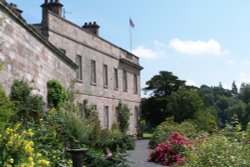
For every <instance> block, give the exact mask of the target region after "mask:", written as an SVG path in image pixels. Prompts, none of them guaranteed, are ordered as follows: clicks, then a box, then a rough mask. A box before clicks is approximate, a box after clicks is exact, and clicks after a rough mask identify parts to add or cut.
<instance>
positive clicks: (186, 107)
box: [167, 88, 204, 123]
mask: <svg viewBox="0 0 250 167" xmlns="http://www.w3.org/2000/svg"><path fill="white" fill-rule="evenodd" d="M203 106H204V104H203V101H202V99H201V97H200V96H199V94H198V92H197V91H191V90H187V89H185V88H181V89H179V90H178V91H176V92H174V93H173V94H172V95H171V96H170V97H169V98H168V104H167V111H168V112H169V113H171V115H173V116H174V121H175V122H178V123H181V122H182V121H184V120H187V119H193V118H194V115H195V113H197V112H198V111H200V110H202V108H203Z"/></svg>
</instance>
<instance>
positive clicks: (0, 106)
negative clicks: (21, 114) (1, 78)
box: [0, 85, 15, 133]
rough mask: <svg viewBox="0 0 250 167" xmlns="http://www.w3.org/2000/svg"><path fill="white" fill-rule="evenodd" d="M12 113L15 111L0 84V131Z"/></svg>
mask: <svg viewBox="0 0 250 167" xmlns="http://www.w3.org/2000/svg"><path fill="white" fill-rule="evenodd" d="M14 114H15V112H14V111H13V109H12V104H11V102H10V101H9V100H8V98H7V97H6V95H5V92H4V90H3V87H2V86H1V85H0V133H1V132H2V131H3V130H4V128H5V127H6V126H7V124H8V122H9V120H10V119H11V117H12V116H13V115H14Z"/></svg>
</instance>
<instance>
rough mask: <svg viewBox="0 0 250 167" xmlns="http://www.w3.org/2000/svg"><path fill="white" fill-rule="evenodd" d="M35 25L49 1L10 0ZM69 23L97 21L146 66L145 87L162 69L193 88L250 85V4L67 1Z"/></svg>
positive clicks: (228, 0) (222, 0)
mask: <svg viewBox="0 0 250 167" xmlns="http://www.w3.org/2000/svg"><path fill="white" fill-rule="evenodd" d="M8 2H13V3H16V4H17V5H18V7H19V8H21V9H22V10H23V11H24V13H23V16H24V17H25V18H26V20H27V21H28V22H29V23H38V22H40V21H41V8H40V5H41V4H42V3H43V0H35V1H31V0H8ZM61 2H62V3H63V4H64V8H65V10H66V11H67V12H68V13H67V14H66V19H68V20H70V21H72V22H74V23H76V24H78V25H83V24H84V23H85V22H89V21H97V23H98V24H99V25H100V26H101V29H100V35H101V37H103V38H105V39H107V40H109V41H111V42H112V43H114V44H116V45H118V46H120V47H122V48H124V49H126V50H130V44H129V41H130V40H129V17H131V18H132V20H133V22H134V24H135V28H134V29H133V32H132V34H133V49H132V52H133V53H134V54H136V55H137V56H139V57H140V63H141V65H142V66H143V67H144V70H143V71H142V73H141V80H142V87H145V82H146V81H147V80H149V79H150V78H151V77H152V76H154V75H156V74H158V72H159V71H161V70H167V71H171V72H173V73H174V74H175V75H177V76H178V77H179V78H180V79H183V80H186V81H187V82H188V84H193V85H196V86H200V85H201V84H206V85H209V86H216V85H218V84H219V82H222V84H223V86H224V87H225V88H230V87H231V83H232V82H233V81H234V80H235V81H236V83H237V85H240V84H241V83H242V82H250V10H249V9H250V1H249V0H237V1H236V0H185V1H184V0H154V1H152V0H136V1H135V0H126V1H124V0H123V1H121V0H108V1H104V0H95V1H94V0H93V1H76V0H61Z"/></svg>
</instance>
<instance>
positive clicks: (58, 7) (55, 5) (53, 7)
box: [41, 0, 63, 21]
mask: <svg viewBox="0 0 250 167" xmlns="http://www.w3.org/2000/svg"><path fill="white" fill-rule="evenodd" d="M41 7H42V15H43V21H44V19H46V18H47V15H48V11H51V12H53V13H54V14H57V15H58V16H60V17H62V7H63V5H62V4H61V3H60V1H59V0H50V1H48V0H44V4H42V5H41Z"/></svg>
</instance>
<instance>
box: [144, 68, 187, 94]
mask: <svg viewBox="0 0 250 167" xmlns="http://www.w3.org/2000/svg"><path fill="white" fill-rule="evenodd" d="M146 85H147V87H145V88H144V89H143V90H144V91H152V95H153V96H155V97H166V96H169V95H171V93H172V92H175V91H177V90H178V89H179V88H180V87H182V86H184V85H185V81H182V80H179V79H178V77H177V76H175V75H173V73H172V72H168V71H160V72H159V75H155V76H153V77H152V78H151V79H150V80H149V81H147V82H146Z"/></svg>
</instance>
